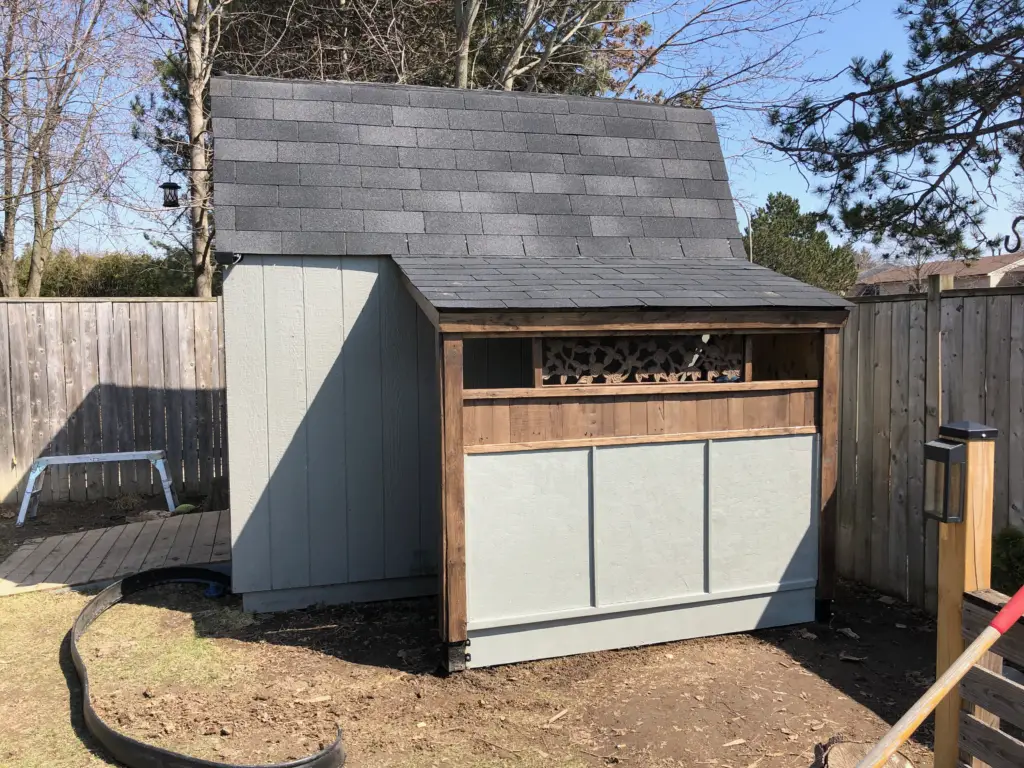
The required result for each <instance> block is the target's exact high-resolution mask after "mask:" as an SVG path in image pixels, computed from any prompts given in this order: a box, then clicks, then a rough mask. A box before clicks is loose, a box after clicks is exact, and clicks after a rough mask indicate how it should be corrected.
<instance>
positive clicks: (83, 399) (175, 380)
mask: <svg viewBox="0 0 1024 768" xmlns="http://www.w3.org/2000/svg"><path fill="white" fill-rule="evenodd" d="M221 328H222V324H221V322H220V315H219V312H218V306H217V302H216V301H214V300H206V301H199V300H195V299H183V300H180V299H169V300H163V299H147V300H121V299H116V300H99V301H81V300H52V301H47V300H32V299H29V300H22V299H5V300H0V457H2V459H0V501H2V502H3V503H8V504H13V503H16V502H17V501H18V500H19V499H20V495H21V493H23V492H24V484H25V479H26V475H27V474H28V470H29V467H30V466H31V464H32V461H33V460H34V459H35V458H37V457H38V456H47V455H62V454H79V453H102V452H113V451H128V450H144V449H149V448H165V449H166V450H167V451H168V457H169V459H170V463H171V474H172V477H173V478H174V481H175V485H176V486H177V490H178V492H179V493H185V494H200V493H208V492H209V490H210V488H211V487H212V483H213V480H214V479H215V478H217V477H220V476H221V475H222V474H223V473H224V472H225V471H226V467H227V465H226V463H225V462H224V453H225V452H226V445H225V441H224V436H223V435H224V408H223V403H224V400H225V397H224V374H223V371H224V362H223V360H222V357H223V350H224V343H223V339H222V338H221ZM159 490H160V489H159V487H158V485H157V484H155V481H154V477H153V475H152V473H151V471H150V467H149V464H148V463H146V462H136V463H124V464H120V465H117V464H107V465H74V466H71V467H57V468H55V469H54V470H52V471H51V472H49V473H47V479H46V486H45V487H44V490H43V497H42V498H43V501H66V500H68V499H70V500H72V501H87V500H95V499H101V498H112V497H115V496H118V495H121V494H124V493H141V494H150V493H153V492H159Z"/></svg>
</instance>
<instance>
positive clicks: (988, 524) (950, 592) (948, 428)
mask: <svg viewBox="0 0 1024 768" xmlns="http://www.w3.org/2000/svg"><path fill="white" fill-rule="evenodd" d="M939 434H940V436H942V437H943V438H944V439H945V440H949V441H958V442H963V443H965V444H966V446H967V465H966V467H965V476H964V483H965V493H964V510H963V522H961V523H939V524H938V525H939V577H938V587H939V590H938V591H939V605H938V643H937V647H936V653H935V676H936V677H938V676H940V675H941V674H942V673H943V672H945V671H946V670H947V669H948V668H949V667H950V665H952V663H953V662H954V661H955V660H956V658H957V657H958V656H959V655H960V654H961V653H963V652H964V648H965V645H964V640H963V635H962V634H961V622H962V616H963V597H964V592H972V591H974V590H977V589H988V587H989V585H990V581H991V571H992V492H993V484H994V479H995V449H996V444H995V438H996V435H997V430H996V429H995V428H993V427H986V426H984V425H982V424H976V423H974V422H957V423H955V424H945V425H943V426H942V427H941V428H940V429H939ZM961 707H962V701H961V699H960V693H959V689H955V690H953V691H951V692H950V693H949V694H948V695H947V696H946V698H945V699H943V700H942V702H941V703H940V704H939V706H938V707H937V708H936V709H935V768H957V766H959V765H960V749H959V741H960V710H961ZM968 764H970V763H968Z"/></svg>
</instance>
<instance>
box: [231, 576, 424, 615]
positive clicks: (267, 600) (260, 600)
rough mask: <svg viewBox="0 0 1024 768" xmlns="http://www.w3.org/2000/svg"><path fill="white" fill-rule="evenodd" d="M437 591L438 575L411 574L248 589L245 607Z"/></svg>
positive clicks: (278, 607) (283, 607)
mask: <svg viewBox="0 0 1024 768" xmlns="http://www.w3.org/2000/svg"><path fill="white" fill-rule="evenodd" d="M436 594H437V577H436V576H411V577H408V578H404V579H381V580H379V581H357V582H353V583H351V584H328V585H325V586H321V587H299V588H297V589H272V590H267V591H265V592H246V593H245V594H243V595H242V608H243V609H244V610H246V611H249V612H250V613H271V612H273V611H294V610H298V609H300V608H308V607H310V606H311V605H342V604H344V603H371V602H374V601H377V600H401V599H403V598H406V597H425V596H428V595H436Z"/></svg>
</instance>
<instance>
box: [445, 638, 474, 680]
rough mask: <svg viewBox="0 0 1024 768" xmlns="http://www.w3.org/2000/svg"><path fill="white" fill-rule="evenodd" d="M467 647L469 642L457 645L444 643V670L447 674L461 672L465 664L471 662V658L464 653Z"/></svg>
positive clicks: (465, 641)
mask: <svg viewBox="0 0 1024 768" xmlns="http://www.w3.org/2000/svg"><path fill="white" fill-rule="evenodd" d="M468 647H469V640H463V641H462V642H459V643H446V644H445V647H444V659H443V663H444V668H445V670H446V671H448V672H461V671H462V670H464V669H465V668H466V664H467V663H468V662H470V661H472V659H473V657H472V656H471V655H470V654H469V653H467V652H466V648H468Z"/></svg>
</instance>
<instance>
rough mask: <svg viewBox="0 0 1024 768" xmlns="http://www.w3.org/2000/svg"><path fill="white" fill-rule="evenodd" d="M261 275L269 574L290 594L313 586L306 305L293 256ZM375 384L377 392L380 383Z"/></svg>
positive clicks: (267, 265)
mask: <svg viewBox="0 0 1024 768" xmlns="http://www.w3.org/2000/svg"><path fill="white" fill-rule="evenodd" d="M263 270H264V273H265V275H264V280H265V285H264V291H263V294H264V300H265V302H266V305H265V306H266V310H265V311H266V326H267V328H269V329H271V330H270V332H269V333H267V339H266V345H267V405H268V408H267V439H268V449H269V451H270V453H269V456H270V468H271V476H270V485H269V486H268V487H267V494H268V496H269V498H270V530H271V532H272V533H273V535H272V536H271V538H270V571H271V583H272V584H273V588H274V589H289V588H292V587H305V586H309V486H308V484H307V482H306V455H307V437H308V432H307V425H306V419H305V415H306V349H305V344H306V339H305V303H304V299H303V293H302V287H303V286H302V270H301V269H297V268H296V259H295V258H294V257H285V258H268V259H266V260H265V261H264V267H263ZM179 319H180V316H179ZM371 381H372V382H373V385H374V386H376V387H377V388H378V391H379V387H380V384H379V382H380V379H379V378H378V377H374V378H372V379H371ZM379 428H380V427H379V424H378V429H379Z"/></svg>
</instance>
